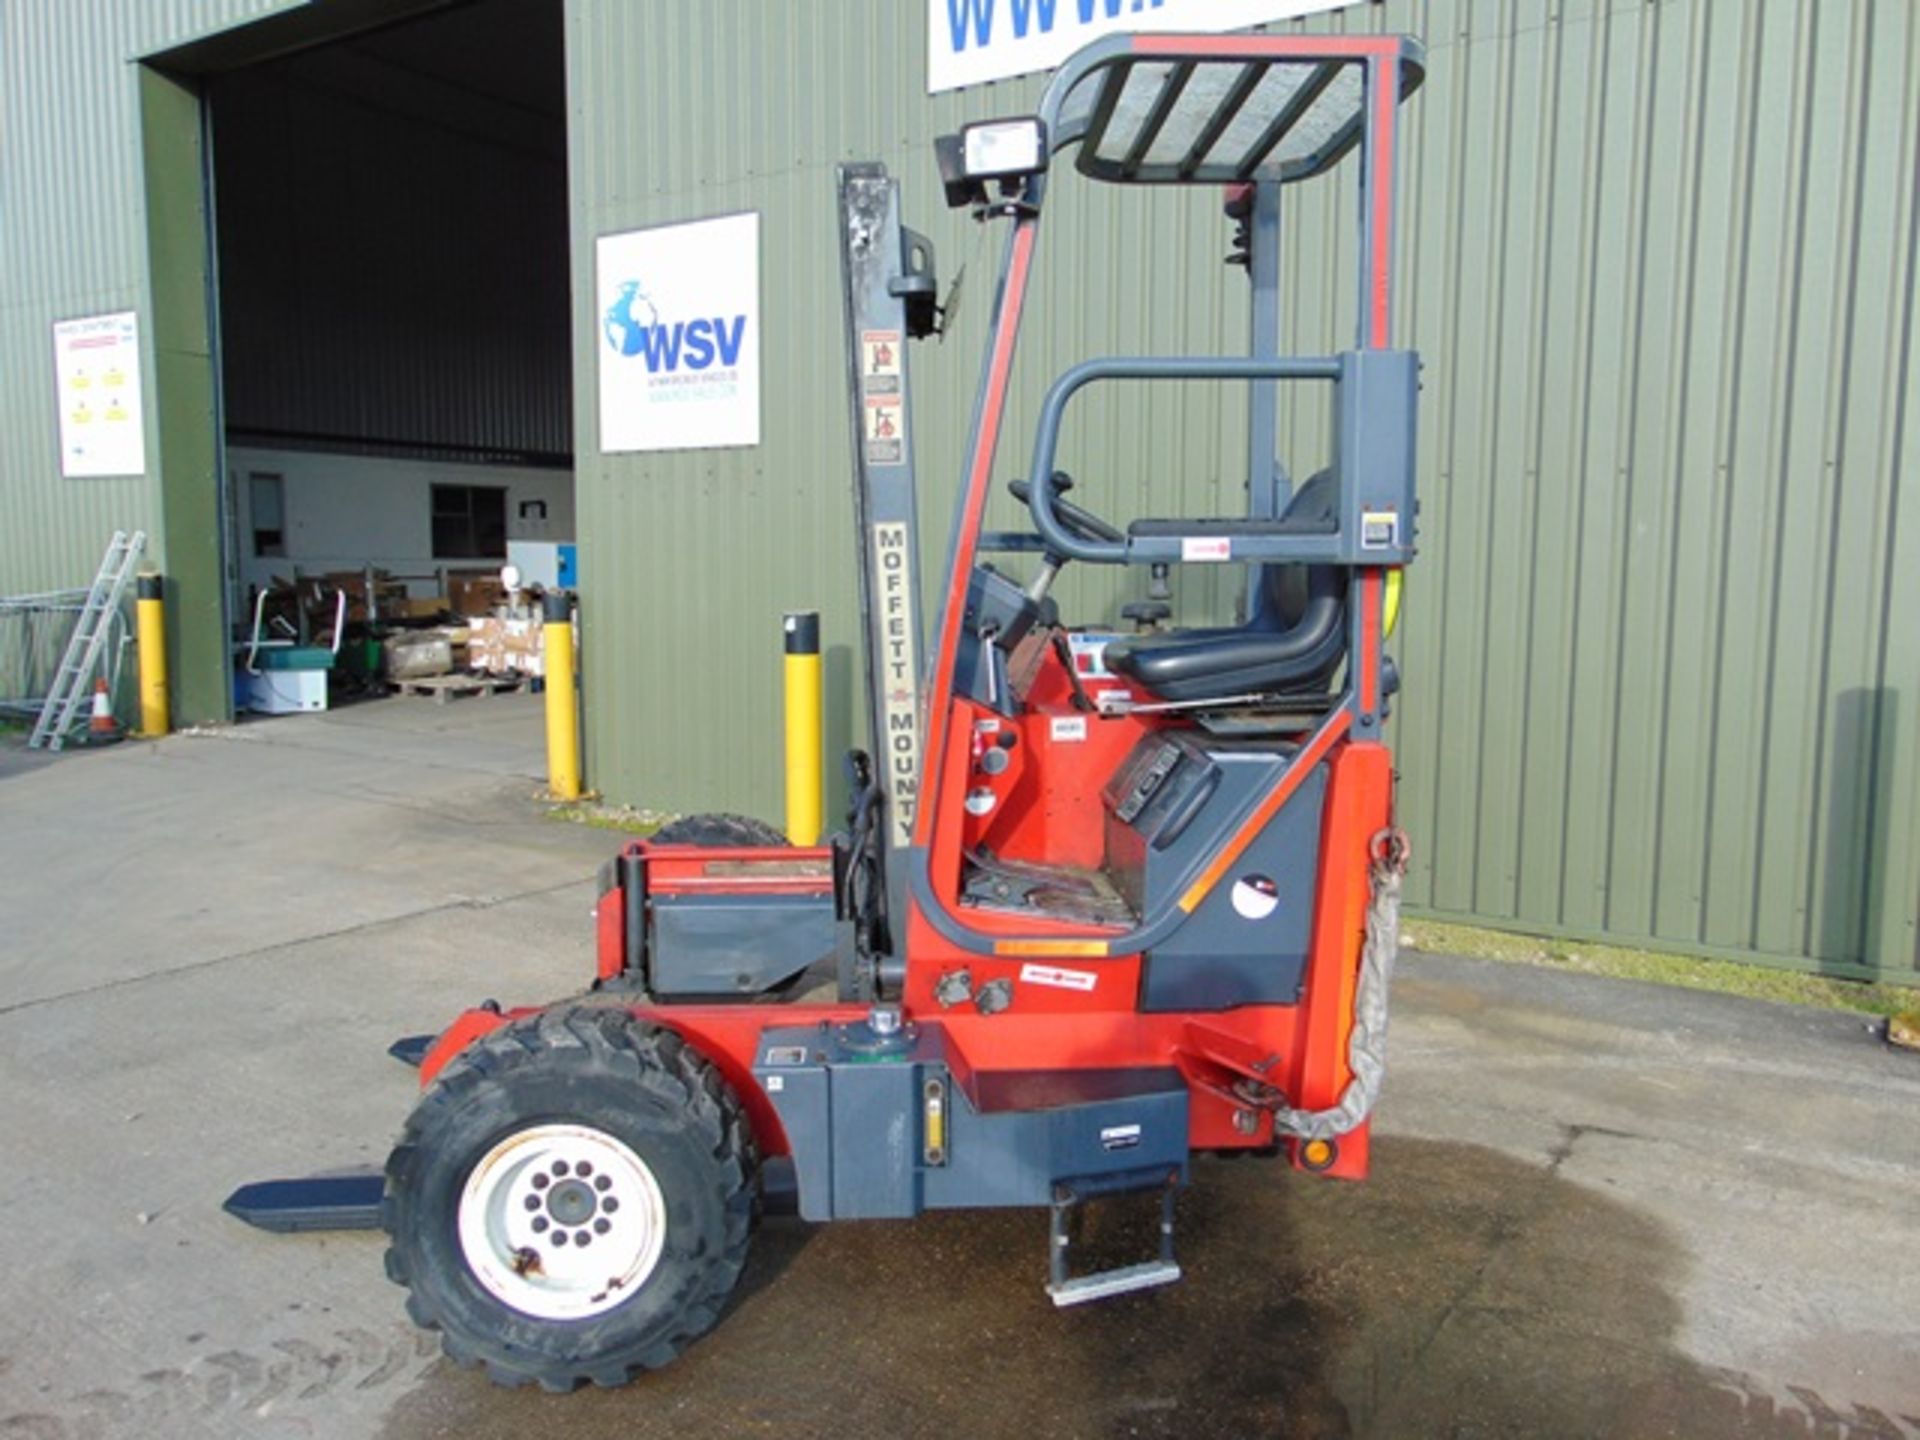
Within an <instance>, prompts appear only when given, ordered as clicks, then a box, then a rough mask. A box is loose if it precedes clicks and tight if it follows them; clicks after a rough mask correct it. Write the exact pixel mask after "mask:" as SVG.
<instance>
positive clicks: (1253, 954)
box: [1140, 765, 1327, 1010]
mask: <svg viewBox="0 0 1920 1440" xmlns="http://www.w3.org/2000/svg"><path fill="white" fill-rule="evenodd" d="M1326 793H1327V767H1326V766H1325V765H1317V766H1315V767H1314V769H1313V771H1312V773H1311V774H1309V775H1308V776H1307V777H1306V778H1305V779H1304V780H1302V781H1301V782H1300V787H1299V788H1298V789H1297V790H1295V791H1294V792H1293V794H1292V795H1291V796H1289V797H1288V799H1287V803H1286V804H1285V805H1284V806H1282V807H1281V810H1280V813H1279V814H1278V815H1276V816H1274V818H1273V819H1272V820H1271V821H1269V822H1268V824H1267V827H1266V829H1264V830H1262V831H1261V832H1260V835H1259V837H1258V838H1257V839H1256V840H1255V841H1254V842H1253V844H1252V845H1250V846H1248V847H1247V850H1246V853H1245V854H1243V855H1242V856H1241V857H1240V859H1239V860H1238V861H1236V862H1235V863H1234V866H1233V868H1232V869H1231V870H1229V871H1228V872H1227V874H1226V875H1224V876H1222V877H1221V879H1220V883H1219V884H1218V885H1216V886H1214V888H1213V892H1212V893H1211V894H1210V895H1208V896H1207V898H1206V899H1205V900H1204V901H1202V902H1201V904H1200V908H1199V909H1198V910H1196V911H1194V913H1193V915H1192V916H1191V918H1189V919H1188V921H1187V923H1186V924H1185V925H1183V926H1181V927H1180V928H1179V929H1178V930H1176V931H1174V933H1173V936H1172V938H1170V939H1169V940H1168V941H1167V943H1165V944H1164V945H1156V946H1155V947H1154V948H1153V949H1152V950H1151V951H1150V952H1149V953H1148V955H1147V957H1146V963H1145V966H1144V973H1143V975H1142V978H1141V983H1140V996H1141V998H1140V1004H1141V1008H1142V1009H1143V1010H1226V1009H1230V1008H1231V1007H1233V1006H1235V1005H1262V1004H1279V1005H1291V1004H1294V1003H1295V1002H1297V1001H1298V1000H1299V998H1300V986H1301V979H1302V977H1303V976H1304V975H1305V973H1306V965H1307V947H1308V943H1309V941H1310V940H1311V938H1312V932H1313V880H1314V875H1315V873H1316V871H1317V870H1318V868H1319V867H1318V859H1319V853H1320V812H1321V808H1322V805H1323V804H1324V802H1325V800H1326ZM1240 887H1244V888H1240Z"/></svg>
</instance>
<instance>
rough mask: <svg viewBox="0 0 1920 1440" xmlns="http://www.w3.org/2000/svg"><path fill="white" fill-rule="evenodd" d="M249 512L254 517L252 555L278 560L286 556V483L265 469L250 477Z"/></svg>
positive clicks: (248, 486) (248, 485) (248, 481)
mask: <svg viewBox="0 0 1920 1440" xmlns="http://www.w3.org/2000/svg"><path fill="white" fill-rule="evenodd" d="M247 513H248V514H249V515H251V516H252V517H253V553H254V555H255V557H256V558H259V559H277V558H279V557H281V556H284V555H285V554H286V553H287V482H286V481H285V479H283V478H282V477H281V476H278V475H273V474H270V473H268V472H267V471H265V470H254V471H250V472H249V473H248V475H247Z"/></svg>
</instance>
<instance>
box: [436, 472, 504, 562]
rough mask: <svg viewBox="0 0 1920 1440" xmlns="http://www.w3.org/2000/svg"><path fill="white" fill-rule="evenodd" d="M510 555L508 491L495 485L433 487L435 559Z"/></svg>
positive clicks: (501, 558)
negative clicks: (508, 548) (508, 553)
mask: <svg viewBox="0 0 1920 1440" xmlns="http://www.w3.org/2000/svg"><path fill="white" fill-rule="evenodd" d="M506 554H507V492H506V491H505V490H504V489H502V488H500V487H497V486H492V485H436V486H434V487H433V556H434V559H436V560H503V559H505V558H506Z"/></svg>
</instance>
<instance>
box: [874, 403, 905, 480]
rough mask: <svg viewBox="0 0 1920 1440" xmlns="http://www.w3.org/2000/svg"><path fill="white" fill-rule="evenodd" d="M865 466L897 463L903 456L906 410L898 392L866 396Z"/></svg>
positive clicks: (902, 459) (903, 458)
mask: <svg viewBox="0 0 1920 1440" xmlns="http://www.w3.org/2000/svg"><path fill="white" fill-rule="evenodd" d="M866 416H867V423H866V449H867V463H868V464H869V465H899V464H902V463H904V462H905V460H906V455H907V417H906V410H905V408H904V407H903V406H902V405H901V403H900V397H899V396H898V395H869V396H867V404H866Z"/></svg>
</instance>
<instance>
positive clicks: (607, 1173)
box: [383, 1006, 758, 1391]
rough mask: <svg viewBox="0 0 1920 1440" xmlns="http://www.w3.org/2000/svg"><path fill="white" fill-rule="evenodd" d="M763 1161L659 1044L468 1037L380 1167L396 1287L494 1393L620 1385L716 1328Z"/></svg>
mask: <svg viewBox="0 0 1920 1440" xmlns="http://www.w3.org/2000/svg"><path fill="white" fill-rule="evenodd" d="M757 1182H758V1164H757V1158H756V1156H755V1153H754V1149H753V1144H752V1138H751V1135H750V1134H749V1131H748V1128H747V1123H746V1118H745V1114H744V1112H743V1111H742V1109H741V1107H740V1103H739V1100H738V1098H737V1097H736V1096H735V1095H734V1094H733V1093H732V1091H731V1090H730V1089H729V1088H728V1087H727V1085H726V1083H725V1082H724V1081H723V1080H721V1078H720V1076H719V1074H718V1073H717V1072H716V1071H715V1070H714V1068H713V1067H712V1065H710V1064H709V1063H708V1062H707V1060H706V1059H705V1057H703V1056H702V1055H700V1054H699V1052H698V1051H696V1050H694V1049H693V1048H692V1047H691V1046H689V1045H687V1044H686V1042H685V1041H683V1040H682V1039H681V1038H680V1037H679V1036H677V1035H675V1034H674V1033H673V1032H671V1031H669V1030H664V1029H660V1028H658V1027H656V1026H651V1025H645V1024H642V1023H640V1022H638V1021H636V1020H635V1019H634V1018H633V1017H632V1016H631V1015H630V1014H628V1013H627V1012H626V1011H625V1010H622V1009H619V1008H616V1007H611V1006H604V1007H603V1006H573V1007H563V1008H556V1009H553V1010H547V1011H543V1012H541V1013H540V1014H539V1015H537V1016H530V1017H528V1018H527V1019H525V1020H520V1021H515V1022H514V1023H513V1024H510V1025H507V1026H505V1027H503V1028H502V1029H500V1030H497V1031H495V1032H493V1033H492V1034H491V1035H488V1036H485V1037H483V1038H482V1039H480V1040H477V1041H475V1042H474V1043H473V1044H472V1045H471V1046H469V1047H468V1048H467V1050H466V1051H465V1052H464V1053H462V1054H461V1055H460V1056H459V1057H458V1058H457V1059H455V1060H454V1061H453V1062H452V1063H451V1064H450V1065H448V1066H447V1068H446V1070H445V1071H444V1072H442V1074H441V1075H440V1077H439V1078H438V1079H437V1080H436V1081H435V1082H434V1085H433V1087H432V1088H431V1089H429V1090H428V1091H427V1093H426V1094H425V1095H424V1096H422V1097H421V1100H420V1103H419V1104H418V1105H417V1106H416V1107H415V1108H414V1112H413V1114H412V1116H411V1117H409V1119H408V1121H407V1127H406V1131H405V1133H404V1134H403V1135H402V1137H401V1140H400V1143H399V1145H398V1146H397V1147H395V1149H394V1151H393V1154H392V1155H391V1156H390V1157H389V1158H388V1160H387V1190H386V1202H385V1205H384V1206H383V1220H384V1223H385V1226H386V1230H387V1233H388V1235H389V1236H390V1237H391V1242H392V1243H391V1245H390V1247H389V1248H388V1250H387V1274H388V1276H389V1277H390V1278H391V1279H393V1280H395V1281H396V1282H398V1283H399V1284H401V1285H403V1286H406V1287H407V1289H408V1290H409V1292H410V1293H409V1295H408V1297H407V1311H408V1313H409V1314H410V1315H411V1316H412V1317H413V1319H414V1321H415V1322H416V1323H417V1324H420V1325H423V1326H425V1327H427V1328H428V1329H436V1330H439V1331H440V1332H441V1335H442V1343H443V1346H444V1348H445V1350H446V1352H447V1354H448V1355H449V1356H450V1357H451V1358H452V1359H453V1360H454V1361H455V1362H457V1363H458V1364H460V1365H462V1366H469V1367H471V1366H475V1365H484V1366H485V1367H486V1370H487V1373H488V1374H489V1375H490V1376H491V1377H492V1378H493V1379H494V1380H495V1381H497V1382H498V1383H500V1384H503V1385H524V1384H528V1383H532V1382H537V1383H539V1384H540V1385H542V1386H544V1387H545V1388H546V1389H548V1390H554V1391H567V1390H573V1389H575V1388H577V1387H578V1386H580V1385H582V1384H584V1383H587V1382H589V1381H591V1382H592V1383H594V1384H596V1385H602V1386H614V1385H622V1384H625V1383H626V1382H627V1381H628V1380H630V1379H632V1378H633V1376H634V1375H635V1374H636V1373H638V1372H639V1371H641V1370H651V1369H657V1368H658V1367H660V1366H662V1365H665V1364H667V1363H668V1362H669V1361H671V1360H672V1359H673V1358H674V1357H675V1356H676V1355H678V1354H679V1353H680V1352H681V1351H682V1350H684V1349H685V1348H686V1347H687V1346H688V1345H689V1344H691V1343H692V1342H693V1341H694V1340H696V1339H698V1338H699V1337H700V1336H701V1335H703V1334H705V1333H706V1332H707V1331H708V1330H710V1329H712V1328H713V1325H714V1323H715V1322H716V1321H717V1320H718V1319H719V1317H720V1312H721V1309H722V1308H723V1307H724V1306H725V1304H726V1301H727V1298H728V1296H729V1295H731V1294H732V1292H733V1288H734V1285H735V1284H736V1283H737V1282H738V1280H739V1278H740V1270H741V1266H742V1265H743V1264H744V1263H745V1261H746V1254H747V1240H748V1232H749V1230H750V1228H751V1225H752V1220H753V1209H754V1199H755V1194H756V1188H757Z"/></svg>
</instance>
